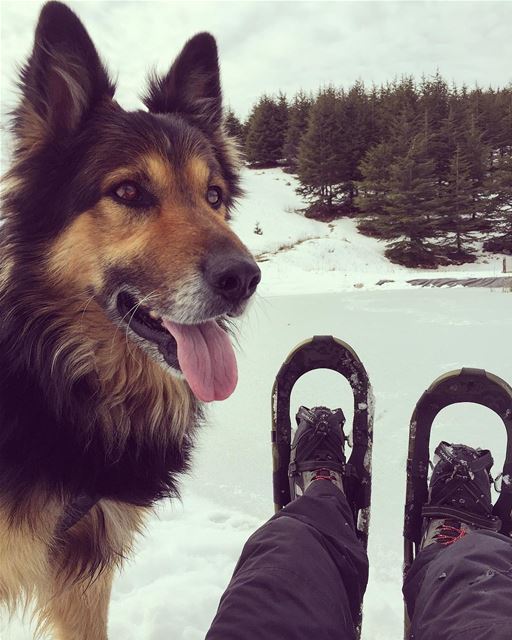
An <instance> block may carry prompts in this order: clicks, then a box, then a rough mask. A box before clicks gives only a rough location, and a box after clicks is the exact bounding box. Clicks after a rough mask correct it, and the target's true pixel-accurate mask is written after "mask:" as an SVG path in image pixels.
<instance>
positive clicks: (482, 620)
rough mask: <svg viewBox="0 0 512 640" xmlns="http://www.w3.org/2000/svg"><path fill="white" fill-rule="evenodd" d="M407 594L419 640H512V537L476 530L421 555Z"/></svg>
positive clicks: (408, 581)
mask: <svg viewBox="0 0 512 640" xmlns="http://www.w3.org/2000/svg"><path fill="white" fill-rule="evenodd" d="M404 595H405V599H406V602H407V608H408V611H409V616H410V618H411V620H412V622H411V636H410V637H411V638H414V640H467V639H468V638H471V640H510V638H511V637H512V539H510V538H506V537H505V536H502V535H500V534H498V533H493V532H491V531H481V530H480V531H472V532H470V533H468V534H467V535H465V536H464V537H463V538H462V539H460V540H458V541H457V542H455V543H453V544H450V545H448V546H442V545H438V544H432V545H430V546H429V547H427V548H425V549H424V550H423V551H421V552H420V553H419V554H418V557H417V558H416V560H415V561H414V564H413V566H412V568H411V570H410V571H409V573H408V575H407V578H406V581H405V584H404Z"/></svg>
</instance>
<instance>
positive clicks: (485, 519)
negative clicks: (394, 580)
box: [404, 368, 512, 638]
mask: <svg viewBox="0 0 512 640" xmlns="http://www.w3.org/2000/svg"><path fill="white" fill-rule="evenodd" d="M460 402H473V403H476V404H480V405H483V406H484V407H487V408H489V409H491V410H492V411H494V412H495V413H496V414H497V415H498V416H499V417H500V418H501V419H502V420H503V424H504V426H505V429H506V431H507V449H506V453H505V462H504V466H503V471H502V473H501V474H500V475H499V476H498V478H496V480H495V486H496V483H497V481H498V480H499V478H501V480H502V482H501V489H500V497H499V498H498V500H497V502H496V504H495V505H494V506H492V502H491V498H490V481H491V479H490V477H489V473H490V469H491V466H492V462H493V461H492V457H491V454H490V452H489V451H487V450H478V449H472V448H471V447H467V446H466V445H449V444H448V443H446V442H442V443H441V444H440V445H439V446H438V448H437V449H436V456H437V458H439V461H438V463H437V464H436V466H435V468H434V471H433V473H432V477H431V480H430V490H429V487H428V473H429V468H430V460H429V444H430V433H431V429H432V424H433V422H434V419H435V418H436V416H437V414H438V413H439V412H440V411H441V410H442V409H444V408H445V407H447V406H449V405H452V404H457V403H460ZM511 479H512V388H511V387H510V386H509V385H508V384H507V383H506V382H505V381H504V380H502V379H501V378H499V377H498V376H495V375H493V374H491V373H487V372H486V371H484V370H482V369H469V368H464V369H459V370H456V371H452V372H450V373H446V374H444V375H442V376H440V377H439V378H437V380H435V381H434V382H433V383H432V384H431V386H430V387H429V388H428V389H427V390H426V391H425V392H424V393H423V395H422V396H421V398H420V399H419V401H418V403H417V404H416V407H415V409H414V412H413V414H412V417H411V423H410V431H409V453H408V458H407V492H406V502H405V516H404V578H405V575H406V574H407V572H408V571H409V569H410V567H411V565H412V563H413V561H414V559H415V557H416V555H417V554H418V552H419V551H420V550H421V548H422V541H423V546H424V544H425V535H429V533H428V531H427V527H426V526H425V520H432V519H436V518H437V519H439V520H440V522H441V524H442V521H443V520H446V519H452V520H454V521H458V522H462V523H464V524H465V526H466V527H469V528H484V529H490V530H494V531H498V530H499V531H500V533H502V534H504V535H507V536H511V537H512V481H511ZM461 501H463V502H461ZM461 504H463V505H464V507H463V509H461V508H460V505H461ZM447 531H448V530H447V529H446V528H445V532H444V534H446V532H447ZM441 534H442V535H444V534H443V532H441ZM433 535H435V534H433ZM408 633H409V621H408V619H407V611H406V616H405V637H406V638H407V637H408Z"/></svg>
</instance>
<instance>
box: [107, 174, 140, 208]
mask: <svg viewBox="0 0 512 640" xmlns="http://www.w3.org/2000/svg"><path fill="white" fill-rule="evenodd" d="M114 195H115V196H116V198H118V199H119V200H121V201H122V202H125V203H126V204H135V203H136V202H138V201H139V200H140V199H141V190H140V188H139V187H138V186H137V185H136V184H135V182H131V181H129V180H127V181H126V182H121V184H120V185H118V186H117V187H116V188H115V189H114Z"/></svg>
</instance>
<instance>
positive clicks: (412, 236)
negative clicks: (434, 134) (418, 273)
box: [385, 134, 439, 267]
mask: <svg viewBox="0 0 512 640" xmlns="http://www.w3.org/2000/svg"><path fill="white" fill-rule="evenodd" d="M427 148H428V141H427V140H426V139H425V138H424V136H423V135H422V134H418V135H417V136H415V137H414V139H413V141H412V143H411V146H410V148H409V151H408V152H407V153H406V154H405V155H403V156H401V155H400V156H398V157H397V158H396V159H395V162H394V163H393V165H392V166H391V168H390V180H389V187H390V194H389V197H388V202H387V204H386V207H385V209H386V212H387V217H386V218H385V220H386V224H387V225H388V227H391V228H392V232H393V234H394V235H395V237H396V236H398V238H397V240H395V241H394V242H392V243H390V245H389V247H388V249H386V256H387V257H388V258H389V259H390V260H392V261H393V262H398V263H400V264H404V265H406V266H409V267H433V266H435V265H436V264H437V256H436V246H435V244H434V243H433V242H432V241H431V239H430V238H431V236H433V235H434V229H433V222H432V218H433V213H435V212H436V210H437V207H438V205H439V201H438V191H437V181H436V175H435V166H434V161H433V160H432V159H431V158H429V157H428V154H427Z"/></svg>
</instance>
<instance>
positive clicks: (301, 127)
mask: <svg viewBox="0 0 512 640" xmlns="http://www.w3.org/2000/svg"><path fill="white" fill-rule="evenodd" d="M311 103H312V99H311V97H310V96H308V95H306V94H305V93H304V92H303V91H299V93H298V94H297V95H296V96H295V98H294V100H293V103H292V104H291V106H290V107H289V111H288V128H287V130H286V135H285V142H284V147H283V156H284V158H285V159H286V162H287V163H288V165H289V166H290V167H291V168H292V169H294V170H296V169H297V159H298V154H299V145H300V142H301V140H302V136H303V135H304V134H305V133H306V129H307V125H308V118H309V111H310V109H311Z"/></svg>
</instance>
